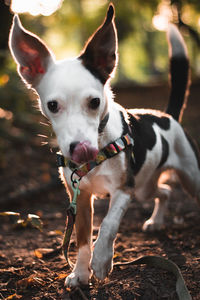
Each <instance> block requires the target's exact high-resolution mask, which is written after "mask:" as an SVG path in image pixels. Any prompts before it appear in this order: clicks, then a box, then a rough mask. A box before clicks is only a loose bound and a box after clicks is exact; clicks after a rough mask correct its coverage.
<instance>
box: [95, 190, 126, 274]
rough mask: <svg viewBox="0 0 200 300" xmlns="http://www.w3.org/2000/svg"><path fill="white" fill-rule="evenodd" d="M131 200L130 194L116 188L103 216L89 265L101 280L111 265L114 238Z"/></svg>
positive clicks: (110, 268)
mask: <svg viewBox="0 0 200 300" xmlns="http://www.w3.org/2000/svg"><path fill="white" fill-rule="evenodd" d="M130 201H131V194H130V193H128V192H125V191H123V190H117V191H116V192H115V193H114V195H113V196H112V197H111V203H110V208H109V211H108V213H107V215H106V217H105V218H104V220H103V222H102V225H101V228H100V231H99V235H98V238H97V241H96V242H95V246H94V252H93V258H92V263H91V267H92V270H93V272H94V275H95V276H96V277H97V278H98V279H99V280H103V279H104V278H105V277H107V275H108V274H109V272H110V271H111V270H112V266H113V251H114V240H115V237H116V234H117V232H118V229H119V225H120V222H121V219H122V217H123V215H124V214H125V212H126V210H127V208H128V204H129V203H130Z"/></svg>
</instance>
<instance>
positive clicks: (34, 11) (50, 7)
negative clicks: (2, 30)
mask: <svg viewBox="0 0 200 300" xmlns="http://www.w3.org/2000/svg"><path fill="white" fill-rule="evenodd" d="M62 2H63V0H28V1H27V0H12V4H11V10H12V11H13V12H14V13H18V14H19V13H25V12H26V13H30V14H31V15H33V16H37V15H40V14H41V15H43V16H49V15H51V14H52V13H54V12H55V11H56V10H57V9H59V8H60V6H61V5H62Z"/></svg>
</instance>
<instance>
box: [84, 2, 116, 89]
mask: <svg viewBox="0 0 200 300" xmlns="http://www.w3.org/2000/svg"><path fill="white" fill-rule="evenodd" d="M114 15H115V12H114V6H113V4H110V6H109V8H108V11H107V16H106V18H105V20H104V22H103V24H102V25H101V26H100V27H99V28H98V29H97V31H96V32H95V33H94V34H93V35H92V36H91V37H90V39H89V41H88V42H87V44H86V46H85V48H84V49H83V52H82V54H81V56H80V57H79V58H80V59H81V60H82V62H83V65H84V66H85V67H86V68H87V69H88V70H89V71H90V72H91V73H92V74H94V75H95V76H96V77H97V78H98V79H99V80H100V81H101V82H102V83H103V84H105V83H106V81H107V80H108V78H109V77H110V76H111V74H112V72H113V71H114V69H115V66H116V64H117V32H116V27H115V23H114Z"/></svg>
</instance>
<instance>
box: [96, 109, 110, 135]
mask: <svg viewBox="0 0 200 300" xmlns="http://www.w3.org/2000/svg"><path fill="white" fill-rule="evenodd" d="M108 119H109V112H108V113H107V114H106V115H105V117H104V118H103V120H101V122H100V124H99V128H98V133H102V132H103V131H104V128H105V127H106V124H107V123H108Z"/></svg>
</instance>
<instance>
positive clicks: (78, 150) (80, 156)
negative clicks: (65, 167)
mask: <svg viewBox="0 0 200 300" xmlns="http://www.w3.org/2000/svg"><path fill="white" fill-rule="evenodd" d="M98 152H99V151H98V150H97V149H96V148H95V147H92V146H91V143H90V142H89V141H83V142H80V143H77V145H76V146H75V148H74V150H73V153H72V155H71V158H72V160H73V161H74V162H76V163H78V164H83V163H86V162H88V161H90V160H94V159H95V158H96V156H97V153H98Z"/></svg>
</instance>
